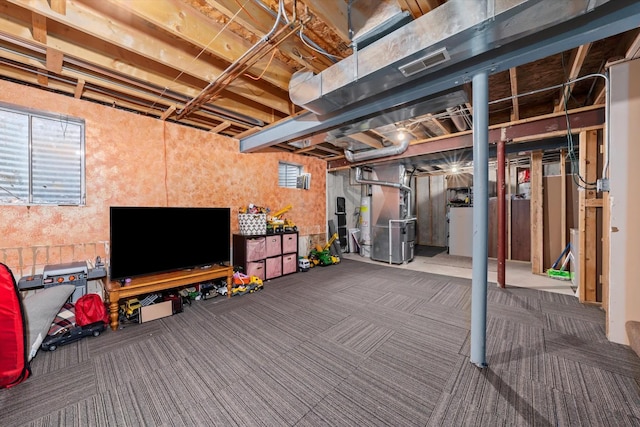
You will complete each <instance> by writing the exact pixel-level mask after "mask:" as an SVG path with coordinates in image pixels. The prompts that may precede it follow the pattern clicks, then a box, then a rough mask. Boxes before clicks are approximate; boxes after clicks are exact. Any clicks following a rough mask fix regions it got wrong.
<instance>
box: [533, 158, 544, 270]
mask: <svg viewBox="0 0 640 427" xmlns="http://www.w3.org/2000/svg"><path fill="white" fill-rule="evenodd" d="M542 203H543V198H542V151H534V152H533V153H531V272H532V273H534V274H542V273H543V269H544V266H543V262H544V256H543V255H544V253H543V250H544V247H543V239H544V237H543V218H544V217H543V212H542V207H543V206H542Z"/></svg>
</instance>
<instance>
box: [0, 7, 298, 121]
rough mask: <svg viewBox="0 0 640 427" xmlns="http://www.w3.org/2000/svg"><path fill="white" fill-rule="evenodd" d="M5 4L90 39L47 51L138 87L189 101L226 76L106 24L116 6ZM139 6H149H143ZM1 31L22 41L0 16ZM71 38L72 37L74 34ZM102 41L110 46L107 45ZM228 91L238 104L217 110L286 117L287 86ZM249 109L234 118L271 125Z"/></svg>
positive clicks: (51, 39) (57, 43)
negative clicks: (143, 84)
mask: <svg viewBox="0 0 640 427" xmlns="http://www.w3.org/2000/svg"><path fill="white" fill-rule="evenodd" d="M9 1H10V2H11V3H13V4H15V5H17V6H19V7H22V8H26V9H28V10H30V11H31V12H32V15H33V16H34V19H35V17H36V16H37V15H38V16H40V18H42V17H46V18H47V19H50V20H53V21H57V22H60V23H61V24H63V25H66V26H69V27H71V28H73V29H75V30H78V31H79V32H80V35H81V36H82V35H83V34H84V35H87V34H88V35H90V36H92V37H89V38H86V40H82V41H80V40H73V39H68V38H63V37H56V36H55V35H52V34H49V35H48V39H47V40H46V41H47V45H48V46H50V47H53V48H55V49H58V50H60V51H62V52H63V53H64V54H65V56H67V57H73V58H82V59H83V60H84V61H86V62H88V63H94V64H97V65H99V66H101V67H104V68H105V69H106V70H111V71H114V73H117V74H125V75H129V76H132V77H136V78H137V79H139V80H141V81H149V82H151V83H153V84H155V85H158V86H160V87H168V88H172V89H174V90H177V91H181V92H184V93H185V94H187V93H186V92H185V90H186V91H187V92H189V93H188V95H190V94H191V93H194V94H197V93H198V92H199V91H200V89H202V87H204V86H205V85H206V83H207V82H209V81H211V80H212V79H213V78H215V76H217V75H219V74H221V73H222V72H223V71H224V67H223V66H222V65H221V64H220V63H216V62H212V61H211V60H210V59H208V58H203V57H195V55H196V54H195V53H194V54H193V55H192V54H190V53H189V52H188V51H185V50H184V49H181V48H179V47H178V46H176V44H175V43H169V42H165V41H163V39H162V38H153V39H152V38H151V37H149V33H147V32H144V31H142V30H141V29H138V28H137V27H133V26H130V25H129V24H128V23H127V22H121V21H118V20H116V19H115V18H114V19H112V20H106V19H105V16H109V10H110V9H108V8H109V7H111V9H113V10H114V11H116V10H117V9H118V8H117V7H116V6H114V5H111V6H109V3H108V2H107V1H104V2H92V3H91V6H92V8H88V7H87V6H85V5H83V4H80V3H77V2H74V3H69V4H68V5H67V14H66V15H65V16H61V15H58V14H56V13H54V12H52V11H51V10H50V9H49V8H47V7H45V6H44V5H43V4H42V3H41V2H28V1H27V0H9ZM134 3H136V4H137V3H138V2H134ZM140 3H145V4H147V2H140ZM148 4H151V3H148ZM153 4H155V3H153ZM94 8H106V9H107V11H106V12H105V15H100V14H99V11H98V12H97V11H96V10H94ZM42 19H44V18H42ZM123 19H124V18H123ZM0 28H2V29H3V31H5V32H7V33H9V34H11V35H12V36H14V37H18V39H20V38H23V37H24V35H23V34H22V27H21V26H20V25H18V24H17V23H16V22H14V21H13V20H11V19H6V17H4V16H2V15H0ZM69 34H75V32H73V33H69ZM94 39H95V40H101V42H100V43H97V42H96V43H97V44H95V45H93V44H92V43H93V42H92V40H94ZM106 41H108V42H109V43H105V42H106ZM41 42H42V41H41ZM43 43H44V42H43ZM114 58H118V60H116V61H114ZM168 70H170V71H171V72H172V74H171V75H170V76H168V75H166V74H164V73H166V72H167V71H168ZM110 77H111V76H110ZM178 77H179V79H178ZM289 77H290V75H289ZM284 79H288V77H286V76H284V77H281V80H283V81H282V84H285V82H284ZM161 80H164V82H161ZM266 80H267V79H265V81H266ZM196 85H197V87H198V90H197V91H194V90H193V88H194V87H195V86H196ZM227 90H228V92H229V94H233V95H235V96H236V97H237V100H233V102H227V105H223V104H221V103H220V102H218V103H217V104H218V105H220V106H221V107H224V108H229V109H230V110H231V111H238V109H239V108H243V109H244V108H248V107H247V106H242V104H246V100H250V101H253V103H255V104H258V105H264V106H268V108H269V110H272V109H275V110H276V111H279V112H281V113H282V114H286V115H288V114H289V104H290V100H289V97H288V80H287V81H286V87H285V88H284V89H282V94H281V96H278V95H276V93H274V92H275V91H274V86H273V85H269V84H266V83H264V82H260V81H258V82H256V81H252V80H251V79H248V78H246V77H241V78H238V79H237V80H235V81H234V82H233V85H231V86H229V87H228V88H227ZM225 96H226V94H225ZM238 100H240V102H238ZM227 101H228V100H227ZM251 109H252V110H254V112H253V113H250V112H248V111H247V112H241V111H238V112H241V113H242V114H245V115H248V116H249V117H255V118H259V119H260V120H263V121H265V122H267V123H270V122H271V118H270V117H267V116H265V113H264V112H262V113H260V112H258V111H257V109H256V108H251ZM261 116H262V117H261Z"/></svg>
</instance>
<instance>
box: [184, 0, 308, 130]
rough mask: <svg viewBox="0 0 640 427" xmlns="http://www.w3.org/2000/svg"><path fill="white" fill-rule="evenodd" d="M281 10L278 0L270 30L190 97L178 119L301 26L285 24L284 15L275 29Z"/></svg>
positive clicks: (280, 3)
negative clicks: (274, 19)
mask: <svg viewBox="0 0 640 427" xmlns="http://www.w3.org/2000/svg"><path fill="white" fill-rule="evenodd" d="M283 11H284V6H283V3H282V0H280V1H279V3H278V16H277V17H276V21H275V22H274V24H273V27H272V28H271V30H269V32H268V33H267V34H265V35H264V36H263V37H262V38H261V39H260V40H258V41H257V42H256V43H255V44H254V45H253V46H252V47H251V48H250V49H249V50H247V51H246V52H245V53H244V54H242V55H241V56H240V57H239V58H238V59H236V60H235V61H234V62H233V63H232V64H231V65H229V66H228V67H227V68H226V69H225V70H224V71H223V72H222V73H221V74H220V75H219V76H218V77H216V79H215V80H214V81H212V82H211V83H209V84H208V85H207V87H205V88H204V89H202V91H200V93H199V94H198V95H196V96H195V97H194V98H193V99H191V100H190V101H189V102H188V103H187V104H186V105H185V106H184V108H182V109H181V110H180V111H179V112H178V114H177V117H178V120H180V119H182V118H184V117H185V116H187V115H188V114H190V113H191V112H193V111H194V110H195V109H197V108H199V107H200V106H201V105H202V104H203V103H205V102H207V101H208V100H210V99H211V98H212V97H214V96H216V95H217V94H219V93H220V92H221V91H222V90H223V89H224V88H225V87H226V86H228V85H229V83H230V82H231V81H232V80H233V79H235V78H236V77H238V76H239V75H240V74H242V73H244V72H245V71H246V70H248V69H249V68H250V67H251V66H253V64H255V63H256V62H257V61H258V60H259V59H260V58H262V57H263V56H264V55H266V54H267V53H269V52H271V51H272V50H273V49H275V48H276V47H278V45H279V44H280V43H282V42H283V41H284V40H286V39H287V38H288V37H289V36H291V35H292V34H295V33H296V32H297V31H298V30H299V29H300V28H301V27H302V25H303V22H302V21H298V23H297V24H296V25H295V26H292V25H289V24H286V21H287V18H286V16H285V18H284V21H285V24H286V25H285V26H283V27H282V28H280V29H277V28H278V25H279V24H280V20H281V19H282V15H283ZM287 29H289V32H288V33H287V34H285V35H284V36H283V37H282V38H281V39H280V40H277V39H278V37H280V36H281V35H282V34H283V33H284V32H285V31H287ZM272 39H276V40H277V41H276V42H275V43H270V42H271V41H272Z"/></svg>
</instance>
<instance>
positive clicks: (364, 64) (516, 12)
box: [289, 0, 611, 116]
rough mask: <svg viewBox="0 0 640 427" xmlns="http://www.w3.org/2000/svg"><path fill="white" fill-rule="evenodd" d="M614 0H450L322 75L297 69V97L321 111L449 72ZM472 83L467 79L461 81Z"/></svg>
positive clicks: (292, 89) (293, 89)
mask: <svg viewBox="0 0 640 427" xmlns="http://www.w3.org/2000/svg"><path fill="white" fill-rule="evenodd" d="M608 1H611V0H597V1H596V2H594V0H564V1H557V0H449V1H447V2H446V3H444V4H443V5H441V6H439V7H437V8H435V9H434V10H432V11H431V12H429V13H427V14H425V15H423V16H422V17H420V18H418V19H416V20H414V21H411V22H409V23H407V24H406V25H404V26H402V27H401V28H399V29H397V30H395V31H393V32H392V33H390V34H388V35H386V36H384V37H382V38H380V39H378V40H376V41H375V42H373V43H371V44H370V45H368V46H367V47H365V48H364V49H361V50H357V51H356V52H355V53H354V54H353V55H351V56H349V57H348V58H345V59H343V60H342V61H340V62H338V63H336V64H334V65H333V66H331V67H329V68H327V69H326V70H324V71H323V72H321V73H320V74H313V73H311V72H307V71H302V72H298V73H295V74H294V75H293V77H292V79H291V81H290V83H289V95H290V98H291V100H292V101H293V102H294V103H295V104H296V105H299V106H301V107H303V108H305V109H307V110H309V111H311V112H313V113H315V114H317V115H320V116H322V115H326V114H328V113H331V112H334V111H337V110H341V109H344V108H345V107H348V106H350V105H352V104H355V103H357V102H359V101H362V100H365V99H372V98H374V97H375V96H377V95H379V94H381V93H384V92H388V91H390V90H391V89H394V88H399V87H401V86H405V85H409V84H411V82H413V81H415V80H417V79H421V78H424V77H426V76H432V75H439V74H440V73H446V72H447V69H448V68H452V67H453V66H454V65H455V64H458V63H461V62H464V61H465V60H467V59H468V58H472V57H475V56H478V55H482V54H485V53H487V52H490V51H493V50H497V49H504V48H505V47H506V46H508V45H509V44H514V45H515V44H517V42H518V41H519V40H522V39H524V38H526V37H528V36H534V37H535V35H536V34H538V33H539V32H541V31H544V30H545V29H547V28H551V27H554V26H557V25H560V24H563V23H565V22H566V21H569V20H571V19H573V18H576V17H578V16H580V15H583V14H585V13H588V12H590V11H591V10H592V9H594V8H596V7H600V6H602V5H603V4H605V3H608ZM462 83H464V82H463V81H461V82H460V84H462Z"/></svg>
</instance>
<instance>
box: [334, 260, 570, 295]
mask: <svg viewBox="0 0 640 427" xmlns="http://www.w3.org/2000/svg"><path fill="white" fill-rule="evenodd" d="M342 258H344V259H351V260H355V261H362V262H370V263H376V264H386V265H389V266H391V267H395V268H405V269H409V270H416V271H425V272H429V273H434V274H443V275H446V276H453V277H462V278H467V279H471V277H472V271H473V270H472V259H471V258H468V257H461V256H455V255H448V254H447V253H446V252H444V253H440V254H438V255H435V256H431V257H427V256H416V257H414V259H413V261H411V262H408V263H406V264H389V263H383V262H381V261H375V260H372V259H371V258H369V257H365V256H361V255H360V254H357V253H344V254H342ZM487 270H488V271H487V281H488V282H489V283H493V284H496V283H497V261H496V260H495V259H491V258H490V259H489V261H488V266H487ZM505 279H506V280H505V281H506V286H517V287H521V288H532V289H538V290H541V291H547V292H555V293H560V294H566V295H576V293H575V289H574V288H573V287H572V283H571V282H570V281H567V280H559V279H552V278H550V277H549V276H547V275H546V274H544V275H541V274H533V273H531V263H530V262H523V261H506V264H505ZM496 286H497V284H496Z"/></svg>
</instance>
